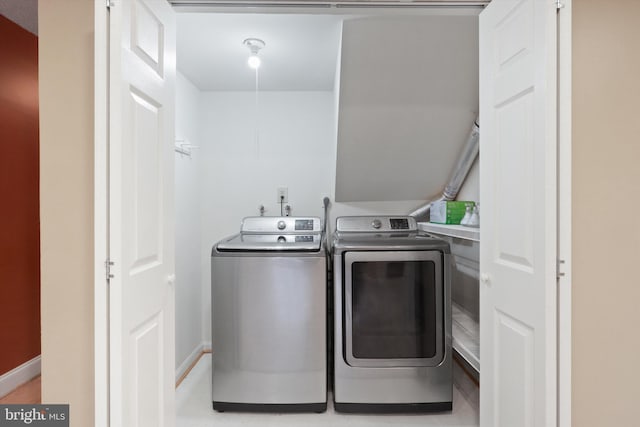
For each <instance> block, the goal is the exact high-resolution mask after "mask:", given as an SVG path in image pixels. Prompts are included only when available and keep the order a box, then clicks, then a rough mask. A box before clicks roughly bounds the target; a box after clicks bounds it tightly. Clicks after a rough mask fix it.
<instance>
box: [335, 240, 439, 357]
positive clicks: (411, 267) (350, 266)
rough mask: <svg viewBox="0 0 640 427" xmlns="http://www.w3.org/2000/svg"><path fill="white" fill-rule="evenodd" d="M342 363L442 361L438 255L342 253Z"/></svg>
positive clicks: (415, 252) (403, 252)
mask: <svg viewBox="0 0 640 427" xmlns="http://www.w3.org/2000/svg"><path fill="white" fill-rule="evenodd" d="M344 259H345V270H344V271H345V311H344V314H345V322H344V323H345V325H344V326H345V332H346V334H345V337H344V338H345V345H344V348H345V360H346V362H347V363H348V364H349V365H351V366H362V367H387V366H388V367H392V366H436V365H438V364H439V363H440V362H441V361H442V360H443V357H444V333H443V328H444V322H443V312H444V310H443V295H444V292H443V274H442V254H441V253H440V252H438V251H393V252H391V251H389V252H387V251H375V252H365V251H362V252H356V251H354V252H347V253H346V254H345V258H344Z"/></svg>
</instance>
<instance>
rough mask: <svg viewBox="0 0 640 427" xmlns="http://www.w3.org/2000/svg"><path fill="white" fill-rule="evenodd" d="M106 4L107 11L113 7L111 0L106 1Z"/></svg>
mask: <svg viewBox="0 0 640 427" xmlns="http://www.w3.org/2000/svg"><path fill="white" fill-rule="evenodd" d="M106 2H107V9H111V6H113V1H112V0H106Z"/></svg>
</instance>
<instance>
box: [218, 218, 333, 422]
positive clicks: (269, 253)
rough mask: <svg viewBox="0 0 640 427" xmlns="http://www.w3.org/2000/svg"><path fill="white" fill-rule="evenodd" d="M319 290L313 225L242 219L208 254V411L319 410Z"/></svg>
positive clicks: (322, 381) (322, 351)
mask: <svg viewBox="0 0 640 427" xmlns="http://www.w3.org/2000/svg"><path fill="white" fill-rule="evenodd" d="M326 283H327V281H326V252H325V244H324V235H323V233H322V225H321V223H320V219H319V218H300V217H250V218H245V219H244V220H243V222H242V227H241V232H240V234H238V235H235V236H232V237H230V238H228V239H224V240H222V241H220V242H219V243H217V244H216V245H215V246H214V247H213V250H212V253H211V296H212V344H213V355H212V357H213V375H212V382H213V409H215V410H218V411H232V410H239V411H275V412H290V411H295V412H300V411H313V412H322V411H324V410H325V409H326V405H327V354H326V348H327V346H326V310H327V307H326V305H327V304H326V302H327V300H326V295H327V289H326V288H327V285H326Z"/></svg>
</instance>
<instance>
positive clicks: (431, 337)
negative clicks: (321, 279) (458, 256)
mask: <svg viewBox="0 0 640 427" xmlns="http://www.w3.org/2000/svg"><path fill="white" fill-rule="evenodd" d="M449 262H450V250H449V244H448V243H447V242H445V241H443V240H440V239H437V238H435V237H433V236H430V235H428V234H424V233H422V232H419V231H418V229H417V224H416V222H415V219H413V218H411V217H382V216H378V217H373V216H360V217H340V218H338V219H337V222H336V232H335V234H334V240H333V269H334V390H333V393H334V400H335V408H336V411H339V412H429V411H446V410H451V407H452V393H453V388H452V387H453V385H452V365H451V363H452V362H451V295H450V286H449V277H450V270H449Z"/></svg>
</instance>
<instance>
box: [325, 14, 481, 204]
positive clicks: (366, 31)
mask: <svg viewBox="0 0 640 427" xmlns="http://www.w3.org/2000/svg"><path fill="white" fill-rule="evenodd" d="M477 22H478V19H477V11H476V12H473V13H471V14H469V15H468V16H415V17H413V16H405V17H393V16H390V17H371V18H361V19H353V20H346V21H345V22H344V24H343V35H342V57H341V75H340V107H339V108H340V109H339V121H338V156H337V166H336V200H337V201H340V202H356V201H394V200H395V201H398V200H424V199H429V198H431V197H432V196H435V195H438V194H440V193H441V192H442V189H443V188H444V186H445V184H446V181H447V179H448V177H449V175H450V174H451V171H452V168H453V166H454V165H455V162H456V159H457V156H458V155H459V153H460V151H461V149H462V147H463V145H464V143H465V142H466V139H467V136H468V133H469V130H470V129H471V126H472V125H473V122H474V119H475V118H476V115H477V113H478V24H477Z"/></svg>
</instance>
